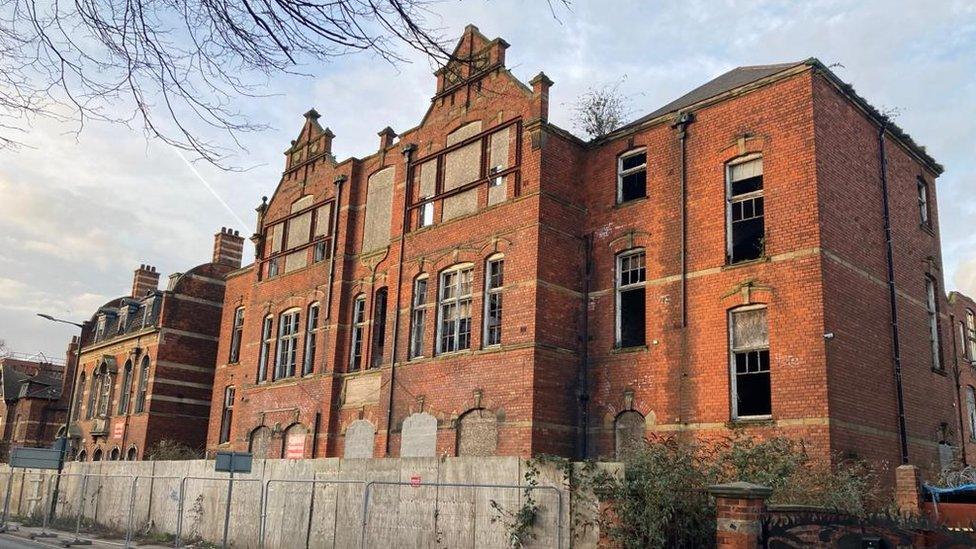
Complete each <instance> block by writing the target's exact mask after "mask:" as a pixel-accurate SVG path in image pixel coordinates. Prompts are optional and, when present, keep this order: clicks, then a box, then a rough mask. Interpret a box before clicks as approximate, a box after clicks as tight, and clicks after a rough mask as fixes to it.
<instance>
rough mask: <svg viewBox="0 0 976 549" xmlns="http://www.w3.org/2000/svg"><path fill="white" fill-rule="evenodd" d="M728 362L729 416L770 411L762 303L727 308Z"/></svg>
mask: <svg viewBox="0 0 976 549" xmlns="http://www.w3.org/2000/svg"><path fill="white" fill-rule="evenodd" d="M729 331H730V334H729V346H730V351H731V363H732V417H733V418H750V417H766V416H769V415H771V414H772V411H773V409H772V389H771V384H770V382H771V379H770V369H769V326H768V323H767V320H766V308H765V307H744V308H741V309H735V310H733V311H730V312H729Z"/></svg>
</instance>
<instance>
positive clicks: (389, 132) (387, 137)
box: [377, 126, 397, 151]
mask: <svg viewBox="0 0 976 549" xmlns="http://www.w3.org/2000/svg"><path fill="white" fill-rule="evenodd" d="M377 135H379V136H380V150H381V151H385V150H386V149H389V148H390V147H392V146H393V140H394V139H396V136H397V133H396V132H395V131H393V128H391V127H389V126H387V127H385V128H383V129H382V130H380V133H378V134H377Z"/></svg>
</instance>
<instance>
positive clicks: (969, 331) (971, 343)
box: [966, 309, 976, 360]
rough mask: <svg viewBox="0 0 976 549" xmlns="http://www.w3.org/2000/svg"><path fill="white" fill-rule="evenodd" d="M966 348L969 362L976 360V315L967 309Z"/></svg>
mask: <svg viewBox="0 0 976 549" xmlns="http://www.w3.org/2000/svg"><path fill="white" fill-rule="evenodd" d="M966 348H967V349H968V352H969V355H968V356H967V358H968V359H969V360H976V314H973V312H972V311H971V310H969V309H966Z"/></svg>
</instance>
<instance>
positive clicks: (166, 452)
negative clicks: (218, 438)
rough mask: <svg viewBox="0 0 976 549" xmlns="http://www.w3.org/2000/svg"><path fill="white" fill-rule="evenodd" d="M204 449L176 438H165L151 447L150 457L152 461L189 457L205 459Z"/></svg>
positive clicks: (176, 459)
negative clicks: (191, 445) (193, 446)
mask: <svg viewBox="0 0 976 549" xmlns="http://www.w3.org/2000/svg"><path fill="white" fill-rule="evenodd" d="M203 455H204V454H203V451H202V450H198V449H196V448H192V447H190V446H187V445H186V444H183V443H182V442H178V441H175V440H168V439H163V440H160V441H159V442H157V443H156V444H153V445H152V446H151V447H150V448H149V458H148V459H150V460H152V461H182V460H187V459H203Z"/></svg>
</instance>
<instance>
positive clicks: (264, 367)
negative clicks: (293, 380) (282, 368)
mask: <svg viewBox="0 0 976 549" xmlns="http://www.w3.org/2000/svg"><path fill="white" fill-rule="evenodd" d="M273 325H274V317H273V316H271V315H268V316H266V317H264V322H262V323H261V349H260V350H259V351H258V372H257V380H258V383H261V382H262V381H267V379H268V361H269V360H270V359H271V346H272V345H274V328H273Z"/></svg>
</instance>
